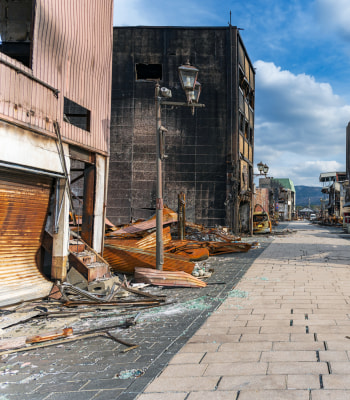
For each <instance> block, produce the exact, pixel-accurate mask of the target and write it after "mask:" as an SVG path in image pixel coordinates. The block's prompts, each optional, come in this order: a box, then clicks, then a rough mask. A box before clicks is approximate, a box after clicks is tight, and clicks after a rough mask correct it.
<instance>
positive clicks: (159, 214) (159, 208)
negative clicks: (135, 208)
mask: <svg viewBox="0 0 350 400" xmlns="http://www.w3.org/2000/svg"><path fill="white" fill-rule="evenodd" d="M159 96H160V86H159V84H158V83H157V84H156V88H155V103H156V142H157V143H156V150H157V193H156V196H157V198H156V268H157V269H158V270H162V269H163V264H164V247H163V188H162V158H161V149H160V140H161V138H160V135H161V125H162V123H161V105H160V97H159Z"/></svg>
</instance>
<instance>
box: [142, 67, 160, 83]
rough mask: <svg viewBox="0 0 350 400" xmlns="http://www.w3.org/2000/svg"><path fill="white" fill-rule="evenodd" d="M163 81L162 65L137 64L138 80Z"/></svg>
mask: <svg viewBox="0 0 350 400" xmlns="http://www.w3.org/2000/svg"><path fill="white" fill-rule="evenodd" d="M161 79H162V64H141V63H139V64H136V80H137V81H139V80H152V81H160V80H161Z"/></svg>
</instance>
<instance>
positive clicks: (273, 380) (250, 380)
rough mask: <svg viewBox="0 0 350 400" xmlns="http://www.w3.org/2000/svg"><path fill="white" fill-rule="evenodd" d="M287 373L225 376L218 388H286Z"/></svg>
mask: <svg viewBox="0 0 350 400" xmlns="http://www.w3.org/2000/svg"><path fill="white" fill-rule="evenodd" d="M286 388H287V375H251V376H247V375H239V376H229V377H228V376H224V377H223V378H222V379H221V381H220V383H219V386H218V390H219V391H220V390H237V391H238V390H239V391H241V390H252V389H260V390H267V389H275V390H276V389H286Z"/></svg>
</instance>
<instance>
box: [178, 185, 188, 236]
mask: <svg viewBox="0 0 350 400" xmlns="http://www.w3.org/2000/svg"><path fill="white" fill-rule="evenodd" d="M185 222H186V195H185V193H184V192H181V193H180V194H179V195H178V222H177V223H178V235H179V239H180V240H184V238H185Z"/></svg>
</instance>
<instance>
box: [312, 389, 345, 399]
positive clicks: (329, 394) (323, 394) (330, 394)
mask: <svg viewBox="0 0 350 400" xmlns="http://www.w3.org/2000/svg"><path fill="white" fill-rule="evenodd" d="M311 395H312V397H311V398H312V400H349V399H350V390H312V391H311Z"/></svg>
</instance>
